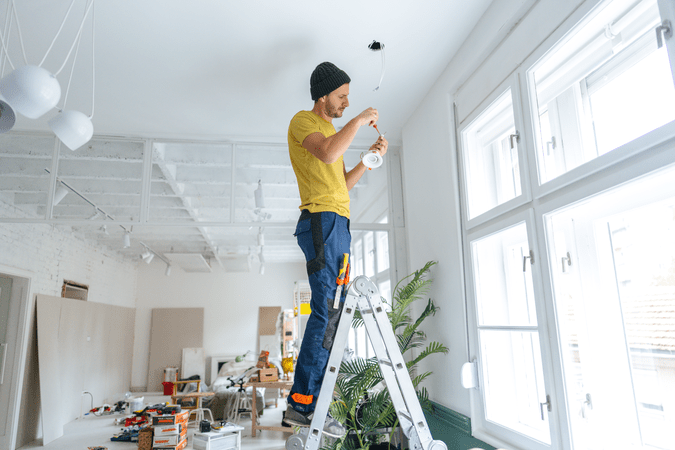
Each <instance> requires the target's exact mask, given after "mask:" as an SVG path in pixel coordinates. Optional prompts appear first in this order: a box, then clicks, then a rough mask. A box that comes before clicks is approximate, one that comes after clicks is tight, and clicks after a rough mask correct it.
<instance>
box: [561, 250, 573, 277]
mask: <svg viewBox="0 0 675 450" xmlns="http://www.w3.org/2000/svg"><path fill="white" fill-rule="evenodd" d="M560 259H561V260H562V271H563V273H565V272H567V267H568V266H571V265H572V256H571V255H570V252H567V255H566V256H563V257H562V258H560ZM565 264H567V265H565Z"/></svg>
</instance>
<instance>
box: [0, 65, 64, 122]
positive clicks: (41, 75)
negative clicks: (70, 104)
mask: <svg viewBox="0 0 675 450" xmlns="http://www.w3.org/2000/svg"><path fill="white" fill-rule="evenodd" d="M0 94H2V96H3V97H5V99H6V100H7V103H9V104H10V105H12V108H14V110H15V111H17V112H19V113H20V114H23V115H24V116H26V117H28V118H29V119H37V118H38V117H40V116H42V115H43V114H44V113H46V112H47V111H49V110H50V109H52V108H54V107H55V106H56V104H57V103H58V102H59V99H60V98H61V86H60V85H59V81H58V80H57V79H56V77H55V76H54V75H52V74H51V73H49V71H47V70H46V69H43V68H42V67H37V66H23V67H19V68H18V69H16V70H14V71H13V72H11V73H10V74H9V75H7V76H6V77H5V78H3V79H2V80H0Z"/></svg>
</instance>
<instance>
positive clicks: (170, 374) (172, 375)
mask: <svg viewBox="0 0 675 450" xmlns="http://www.w3.org/2000/svg"><path fill="white" fill-rule="evenodd" d="M177 380H178V368H177V367H166V368H165V369H164V381H171V382H174V381H177Z"/></svg>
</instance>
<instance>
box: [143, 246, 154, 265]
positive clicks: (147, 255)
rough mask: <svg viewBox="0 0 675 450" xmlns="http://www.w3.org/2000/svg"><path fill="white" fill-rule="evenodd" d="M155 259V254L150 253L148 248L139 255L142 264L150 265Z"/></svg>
mask: <svg viewBox="0 0 675 450" xmlns="http://www.w3.org/2000/svg"><path fill="white" fill-rule="evenodd" d="M154 257H155V254H154V253H152V252H151V251H150V250H148V248H147V247H146V248H145V251H144V252H143V253H141V259H142V260H143V262H144V263H146V264H150V263H151V262H152V260H153V258H154Z"/></svg>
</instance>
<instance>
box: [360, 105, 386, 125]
mask: <svg viewBox="0 0 675 450" xmlns="http://www.w3.org/2000/svg"><path fill="white" fill-rule="evenodd" d="M379 117H380V116H379V114H378V113H377V110H376V109H375V108H368V109H366V110H365V111H363V112H362V113H361V114H359V115H358V116H356V118H357V119H358V120H359V121H360V122H361V126H363V125H368V126H372V125H374V124H375V123H377V119H378V118H379Z"/></svg>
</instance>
